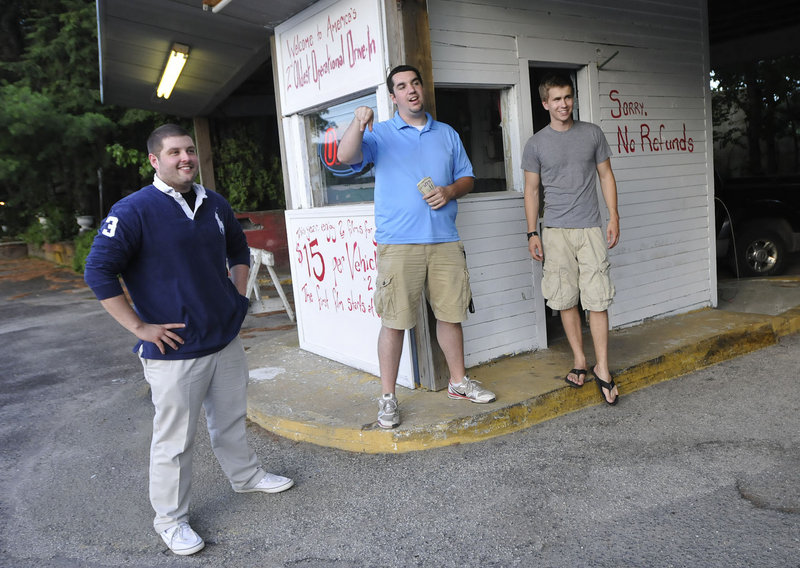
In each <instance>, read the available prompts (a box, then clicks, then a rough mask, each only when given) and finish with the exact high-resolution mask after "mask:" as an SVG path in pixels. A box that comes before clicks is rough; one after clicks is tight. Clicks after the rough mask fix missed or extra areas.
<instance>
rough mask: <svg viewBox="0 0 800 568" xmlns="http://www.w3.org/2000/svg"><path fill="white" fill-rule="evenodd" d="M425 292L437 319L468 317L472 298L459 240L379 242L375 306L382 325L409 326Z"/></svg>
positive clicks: (455, 319) (462, 318)
mask: <svg viewBox="0 0 800 568" xmlns="http://www.w3.org/2000/svg"><path fill="white" fill-rule="evenodd" d="M423 290H424V292H425V296H426V297H427V298H428V302H429V303H430V305H431V308H432V309H433V313H434V315H435V316H436V319H437V320H439V321H444V322H449V323H460V322H462V321H464V320H466V319H467V308H468V306H469V301H470V299H471V298H472V293H471V291H470V287H469V272H468V271H467V261H466V258H465V256H464V245H463V244H462V243H461V241H455V242H450V243H437V244H431V245H378V281H377V286H376V289H375V310H376V311H377V312H378V315H379V316H381V320H382V321H381V323H382V325H383V326H385V327H388V328H391V329H411V328H413V327H414V326H415V325H417V311H418V309H419V303H420V298H421V294H422V293H423Z"/></svg>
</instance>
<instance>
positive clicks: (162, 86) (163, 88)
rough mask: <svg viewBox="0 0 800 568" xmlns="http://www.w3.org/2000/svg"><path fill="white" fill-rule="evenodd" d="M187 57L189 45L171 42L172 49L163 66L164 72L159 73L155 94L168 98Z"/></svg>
mask: <svg viewBox="0 0 800 568" xmlns="http://www.w3.org/2000/svg"><path fill="white" fill-rule="evenodd" d="M187 59H189V46H188V45H183V44H181V43H173V44H172V49H171V51H170V53H169V58H168V59H167V64H166V65H165V66H164V72H163V73H162V74H161V81H159V83H158V89H156V96H159V97H162V98H164V99H168V98H169V96H170V95H171V94H172V89H174V88H175V83H176V82H177V81H178V77H180V75H181V71H183V66H184V65H186V60H187Z"/></svg>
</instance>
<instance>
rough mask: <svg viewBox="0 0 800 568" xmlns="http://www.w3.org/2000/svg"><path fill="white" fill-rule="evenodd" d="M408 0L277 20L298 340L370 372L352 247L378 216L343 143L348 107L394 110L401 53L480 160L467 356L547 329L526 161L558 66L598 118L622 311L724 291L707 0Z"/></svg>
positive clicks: (485, 355) (469, 207)
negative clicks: (609, 179)
mask: <svg viewBox="0 0 800 568" xmlns="http://www.w3.org/2000/svg"><path fill="white" fill-rule="evenodd" d="M409 4H413V3H405V6H406V8H405V9H406V10H408V5H409ZM399 5H400V4H398V3H396V2H394V1H390V0H386V1H384V0H350V1H344V0H338V1H321V2H316V3H314V4H312V5H311V6H310V7H308V8H307V9H306V10H304V11H303V12H300V13H299V14H297V15H295V16H294V17H293V18H291V19H289V20H287V21H285V22H284V23H282V24H281V25H280V26H278V27H277V28H276V29H275V40H274V42H273V62H274V65H275V73H276V76H277V77H278V79H279V90H280V94H279V99H280V100H279V104H278V106H279V111H280V114H281V117H282V118H281V124H282V131H283V132H282V134H283V139H284V142H285V146H284V147H285V157H284V158H285V163H286V166H287V169H286V173H287V174H288V175H287V177H288V180H289V191H290V194H291V203H292V210H287V224H288V229H289V240H290V250H293V251H296V254H295V255H294V257H293V259H292V263H293V270H292V276H293V281H294V286H295V289H294V296H295V301H296V307H297V312H298V318H299V319H298V324H299V333H300V342H301V346H302V347H304V348H306V349H310V350H312V351H315V352H318V353H321V354H324V355H326V356H329V357H332V358H334V359H337V360H340V361H343V362H346V363H348V364H350V365H353V366H356V367H359V368H362V369H365V370H368V371H371V372H377V360H376V356H375V354H374V341H373V339H374V337H375V335H376V334H377V330H378V328H379V319H378V318H377V316H375V315H374V314H373V313H372V312H371V311H370V309H369V308H370V305H369V304H370V301H371V291H372V289H371V286H370V279H369V276H370V273H369V269H370V266H366V265H365V266H363V270H364V271H363V272H360V273H359V272H356V271H354V270H353V264H352V262H353V259H352V258H351V257H352V254H353V252H352V251H353V250H354V249H355V250H356V251H357V252H358V253H360V254H364V253H366V256H368V257H371V256H372V254H371V253H372V249H370V245H371V241H370V235H369V234H365V233H363V232H362V233H358V232H355V233H354V232H348V227H362V228H363V227H370V226H371V225H370V222H371V211H372V208H371V205H370V204H369V202H370V200H371V193H370V179H369V175H367V176H361V177H358V176H356V177H352V176H351V177H347V173H348V172H346V171H341V170H342V168H343V166H342V165H341V164H336V163H335V161H334V160H333V157H334V156H335V153H333V150H334V149H335V143H336V140H337V139H338V137H341V135H342V133H343V131H344V129H345V128H346V127H347V125H348V124H349V122H350V119H351V118H352V110H353V108H355V106H357V105H359V104H367V105H371V106H373V107H374V108H375V110H376V115H377V118H378V120H386V119H388V118H389V117H390V116H391V114H392V113H393V109H392V107H391V103H390V101H389V97H388V92H387V89H386V86H385V85H384V80H385V76H386V72H387V70H388V69H390V68H391V67H393V66H394V65H397V64H400V63H406V62H409V63H415V64H417V65H418V66H420V68H421V69H423V68H424V69H425V70H424V74H430V75H427V76H428V77H431V76H432V79H433V83H434V86H435V90H434V91H432V92H433V93H434V94H435V101H436V113H437V118H438V119H439V120H443V121H445V122H448V123H450V124H451V125H453V126H454V127H455V128H456V129H457V130H458V131H459V133H460V134H461V136H462V139H463V141H464V144H465V146H466V147H467V150H468V152H469V153H470V157H471V159H472V161H473V165H474V166H475V170H476V178H477V180H476V188H475V191H474V192H473V193H472V194H470V195H469V196H467V197H465V198H462V199H461V200H460V201H459V216H458V227H459V232H460V234H461V237H462V240H463V241H464V244H465V248H466V251H467V255H468V266H469V270H470V277H471V284H472V291H473V296H474V302H475V305H476V308H477V309H476V312H475V313H474V314H472V315H470V318H469V321H468V322H467V323H466V324H465V325H464V336H465V352H466V360H467V365H468V366H474V365H476V364H479V363H483V362H486V361H491V360H493V359H496V358H499V357H504V356H507V355H512V354H517V353H521V352H526V351H530V350H536V349H542V348H546V347H547V344H548V338H547V333H548V332H547V319H548V316H547V314H546V313H545V312H546V310H545V307H544V301H543V298H542V296H541V293H540V286H539V284H540V280H541V268H540V266H539V265H538V263H535V262H533V261H532V260H531V259H530V256H529V253H528V250H527V244H526V238H525V232H526V224H525V216H524V211H523V205H522V189H523V172H522V169H521V165H520V164H521V155H522V149H523V147H524V145H525V142H526V141H527V139H528V138H529V137H530V136H531V135H532V133H533V132H534V130H535V129H536V130H538V128H541V127H542V126H544V125H545V124H546V121H547V119H546V114H544V117H545V118H543V117H542V113H543V112H544V111H543V110H541V103H540V101H539V98H538V94H537V91H536V87H535V85H536V84H537V83H538V80H539V78H540V77H541V76H542V75H543V74H544V73H546V72H547V71H548V70H551V69H559V70H562V71H564V72H568V73H570V74H571V75H572V76H573V78H574V80H575V83H576V86H577V103H576V115H577V117H578V118H580V119H581V120H586V121H590V122H594V123H596V124H598V125H600V127H601V128H602V130H603V131H604V132H605V135H606V138H607V140H608V142H609V144H610V145H611V148H612V150H613V153H614V156H613V158H612V167H613V169H614V172H615V174H616V178H617V183H618V192H619V211H620V217H621V241H620V244H619V245H618V246H617V247H616V248H615V249H613V250H612V253H611V257H612V276H613V279H614V283H615V286H616V289H617V295H616V299H615V301H614V304H613V306H612V307H611V309H610V321H611V325H612V327H624V326H631V325H634V324H637V323H639V322H642V321H644V320H647V319H650V318H659V317H665V316H669V315H671V314H678V313H683V312H688V311H691V310H696V309H698V308H703V307H708V306H714V305H716V302H717V298H716V280H715V279H716V276H715V274H716V267H715V252H714V251H715V249H714V221H713V220H714V203H713V169H712V168H713V167H712V163H713V159H712V135H711V129H712V123H711V110H710V97H709V57H708V52H709V49H708V37H707V29H708V26H707V13H706V3H705V1H703V0H674V1H670V2H652V1H649V0H647V1H646V0H624V1H620V2H614V3H607V2H595V1H590V0H586V1H569V2H567V1H553V0H549V1H548V0H469V1H462V0H428V1H427V9H424V8H422V9H417V10H415V11H412V12H411V13H408V11H406V12H403V10H398V6H399ZM427 67H429V69H428V68H427ZM426 86H427V85H426ZM428 97H429V98H430V96H429V95H428ZM542 120H544V122H542ZM337 168H338V169H339V171H337ZM598 192H599V187H598ZM601 203H602V201H601ZM601 209H602V208H601ZM369 230H371V229H368V231H367V232H369ZM332 237H333V239H332ZM312 243H313V244H312ZM367 264H369V263H367ZM343 299H344V300H345V301H344V302H342V300H343ZM352 306H357V308H356V309H353V307H352ZM409 343H413V341H411V342H407V344H409ZM419 350H420V351H423V353H408V354H407V355H406V359H405V362H404V365H403V373H401V375H403V377H401V382H404V383H405V384H407V385H409V386H410V385H411V384H413V379H414V376H415V372H417V373H418V369H416V366H417V365H418V361H423V360H424V359H425V356H426V354H425V353H424V350H425V343H424V342H423V343H422V346H421V347H420V349H419ZM423 374H424V373H423ZM417 378H418V377H417ZM423 384H424V381H423Z"/></svg>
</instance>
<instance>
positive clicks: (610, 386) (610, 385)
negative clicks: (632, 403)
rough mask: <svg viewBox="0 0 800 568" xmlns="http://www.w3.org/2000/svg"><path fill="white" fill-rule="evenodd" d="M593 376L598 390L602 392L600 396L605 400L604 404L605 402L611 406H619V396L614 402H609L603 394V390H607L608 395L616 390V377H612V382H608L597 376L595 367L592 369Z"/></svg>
mask: <svg viewBox="0 0 800 568" xmlns="http://www.w3.org/2000/svg"><path fill="white" fill-rule="evenodd" d="M592 375H594V380H595V382H597V388H598V389H599V390H600V396H601V397H602V398H603V402H605V403H606V404H607V405H609V406H614V405H615V404H617V402H619V394H617V396H615V397H614V400H613V401H611V402H609V401H608V399H607V398H606V395H605V393H604V392H603V389H607V390H608V394H611V391H612V390H614V387H615V386H617V384H616V383H615V382H614V377H611V380H610V381H608V382H606V381H604V380H603V379H601V378H600V377H598V376H597V373H595V371H594V367H592Z"/></svg>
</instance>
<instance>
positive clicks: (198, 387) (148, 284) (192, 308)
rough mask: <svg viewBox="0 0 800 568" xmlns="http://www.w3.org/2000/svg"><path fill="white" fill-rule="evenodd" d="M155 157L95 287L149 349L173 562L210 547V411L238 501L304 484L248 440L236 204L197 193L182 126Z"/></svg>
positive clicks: (103, 237) (192, 154) (112, 235)
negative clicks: (205, 522) (201, 435)
mask: <svg viewBox="0 0 800 568" xmlns="http://www.w3.org/2000/svg"><path fill="white" fill-rule="evenodd" d="M147 151H148V153H149V160H150V163H151V164H152V166H153V168H155V171H156V174H155V177H154V179H153V183H152V184H151V185H148V186H147V187H144V188H142V189H140V190H139V191H137V192H135V193H133V194H131V195H129V196H127V197H125V198H124V199H122V200H120V201H119V202H117V203H116V204H115V205H114V206H113V207H112V208H111V211H110V213H109V215H108V217H106V219H105V221H104V222H103V225H102V227H101V228H100V230H99V231H98V234H97V236H96V237H95V240H94V243H93V245H92V250H91V252H90V253H89V256H88V258H87V260H86V271H85V279H86V282H87V284H88V285H89V286H90V287H91V289H92V291H93V292H94V293H95V295H96V296H97V298H98V299H99V300H100V302H101V304H102V305H103V307H104V308H105V309H106V311H108V313H109V314H111V316H112V317H113V318H114V319H115V320H117V322H119V323H120V325H122V326H123V327H124V328H125V329H127V330H128V331H130V332H131V333H132V334H134V335H135V336H136V337H137V338H138V339H139V341H138V343H137V344H136V347H135V348H134V351H135V352H136V353H138V355H139V357H140V359H141V362H142V366H143V367H144V376H145V379H146V380H147V382H148V383H149V384H150V389H151V393H152V400H153V405H154V406H155V416H154V418H153V439H152V444H151V448H150V502H151V504H152V506H153V509H154V510H155V512H156V516H155V519H154V521H153V526H154V527H155V529H156V532H158V533H159V535H161V537H162V538H163V540H164V542H165V543H166V544H167V546H169V548H170V550H172V552H174V553H175V554H180V555H188V554H194V553H195V552H198V551H199V550H201V549H202V548H203V546H205V543H204V542H203V539H202V538H200V536H198V535H197V533H195V532H194V531H193V530H192V528H191V527H190V526H189V523H188V519H189V515H188V513H189V498H190V488H191V478H192V451H193V445H194V440H195V434H196V432H197V421H198V418H199V416H200V409H201V407H202V408H203V409H204V410H205V413H206V420H207V423H208V431H209V434H210V437H211V446H212V449H213V450H214V454H215V455H216V457H217V460H218V461H219V463H220V465H221V466H222V469H223V471H224V472H225V475H226V476H227V477H228V479H229V481H230V483H231V486H232V487H233V489H234V491H237V492H239V493H247V492H255V491H260V492H265V493H278V492H281V491H284V490H286V489H289V488H290V487H291V486H292V485H293V484H294V482H293V481H292V480H291V479H289V478H286V477H282V476H279V475H273V474H271V473H266V472H265V471H264V470H263V469H262V468H261V466H260V465H259V463H258V460H257V458H256V455H255V454H254V453H253V451H252V450H251V449H250V447H249V446H248V444H247V439H246V435H245V413H246V397H247V379H248V366H247V360H246V358H245V353H244V349H243V347H242V344H241V342H240V340H239V337H238V335H239V329H240V327H241V325H242V321H243V320H244V318H245V315H246V314H247V307H248V300H247V298H246V297H245V296H244V294H245V290H246V286H247V276H248V274H249V270H250V251H249V248H248V246H247V241H246V239H245V237H244V233H243V232H242V229H241V227H240V225H239V222H238V221H237V219H236V218H235V217H234V214H233V210H232V209H231V207H230V205H229V204H228V202H227V201H225V199H224V198H223V197H222V196H221V195H219V194H218V193H216V192H213V191H210V190H207V189H205V188H204V187H203V186H201V185H199V184H196V183H194V179H195V177H196V176H197V172H198V157H197V150H196V148H195V145H194V141H193V140H192V137H191V136H190V135H189V133H188V132H187V131H186V130H184V129H183V128H181V127H179V126H176V125H174V124H166V125H164V126H161V127H159V128H157V129H155V130H154V131H153V133H152V134H151V135H150V137H149V138H148V140H147ZM228 266H230V277H229V275H228ZM118 275H121V276H122V280H123V281H124V282H125V286H126V287H127V289H128V292H129V293H130V296H131V299H132V300H133V306H131V304H130V303H128V301H127V299H126V297H125V295H124V294H123V290H122V286H121V285H120V281H119V276H118Z"/></svg>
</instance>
